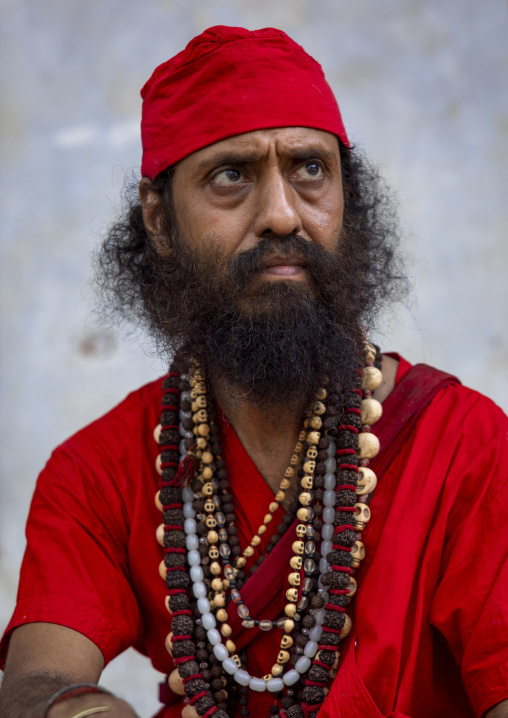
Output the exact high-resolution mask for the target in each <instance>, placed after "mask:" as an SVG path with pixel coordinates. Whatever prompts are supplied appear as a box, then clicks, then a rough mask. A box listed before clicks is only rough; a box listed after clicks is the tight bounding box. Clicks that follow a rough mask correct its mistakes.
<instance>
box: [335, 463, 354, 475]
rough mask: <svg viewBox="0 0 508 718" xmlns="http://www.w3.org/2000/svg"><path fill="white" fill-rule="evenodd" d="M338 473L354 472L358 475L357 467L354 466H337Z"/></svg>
mask: <svg viewBox="0 0 508 718" xmlns="http://www.w3.org/2000/svg"><path fill="white" fill-rule="evenodd" d="M339 471H356V473H358V466H356V464H339Z"/></svg>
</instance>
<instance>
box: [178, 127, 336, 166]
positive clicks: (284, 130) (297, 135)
mask: <svg viewBox="0 0 508 718" xmlns="http://www.w3.org/2000/svg"><path fill="white" fill-rule="evenodd" d="M235 156H237V157H238V161H244V162H256V161H261V160H263V159H267V158H268V157H273V156H276V157H278V158H280V159H286V158H288V159H291V158H296V159H298V158H310V157H327V158H328V159H329V160H330V161H334V160H335V161H336V162H339V160H340V155H339V142H338V139H337V137H336V136H335V135H333V134H331V133H330V132H325V131H324V130H315V129H313V128H310V127H276V128H273V129H265V130H254V131H253V132H245V133H243V134H241V135H235V136H234V137H228V138H226V139H225V140H221V141H220V142H215V143H214V144H212V145H209V146H208V147H204V148H203V149H201V150H198V151H197V152H193V153H192V154H191V155H189V156H188V157H186V158H185V159H183V160H181V162H179V163H178V165H177V167H178V166H180V165H182V166H186V165H187V166H188V167H190V166H192V167H193V168H196V169H203V170H206V169H207V168H211V167H213V166H214V165H215V164H220V162H221V161H224V159H225V158H228V157H231V158H232V159H234V158H235Z"/></svg>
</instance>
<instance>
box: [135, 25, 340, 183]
mask: <svg viewBox="0 0 508 718" xmlns="http://www.w3.org/2000/svg"><path fill="white" fill-rule="evenodd" d="M141 96H142V97H143V117H142V120H141V137H142V141H143V162H142V165H141V174H142V175H143V176H147V177H150V179H154V177H156V175H158V174H159V173H160V172H162V171H163V170H165V169H166V168H167V167H169V166H170V165H173V164H175V163H176V162H178V161H179V160H181V159H182V158H183V157H187V155H190V154H191V153H192V152H195V151H196V150H200V149H202V148H203V147H207V146H208V145H211V144H213V143H214V142H218V141H219V140H223V139H225V138H226V137H233V136H234V135H240V134H242V133H244V132H252V131H253V130H262V129H267V128H272V127H313V128H315V129H318V130H325V131H327V132H331V133H332V134H334V135H337V136H338V137H340V139H341V140H342V142H343V143H344V144H345V145H346V147H349V140H348V138H347V135H346V131H345V129H344V125H343V123H342V118H341V116H340V111H339V108H338V105H337V100H336V99H335V97H334V95H333V92H332V90H331V88H330V86H329V85H328V83H327V82H326V80H325V76H324V74H323V70H322V69H321V65H319V63H318V62H316V60H314V59H313V58H312V57H310V55H308V54H307V53H306V52H305V50H304V49H303V47H301V46H300V45H297V43H296V42H294V40H292V39H291V38H290V37H288V35H286V33H285V32H282V30H276V29H274V28H271V27H266V28H264V29H263V30H254V31H252V32H251V31H250V30H245V29H244V28H243V27H225V26H223V25H218V26H216V27H210V28H208V30H205V31H204V32H203V33H201V35H198V36H197V37H195V38H193V39H192V40H191V41H190V42H189V44H188V45H187V47H186V48H185V50H182V52H179V53H178V55H175V57H172V58H171V59H170V60H168V61H167V62H164V63H163V64H162V65H159V67H157V68H156V69H155V70H154V72H153V74H152V76H151V78H150V79H149V80H148V82H147V83H146V84H145V86H144V87H143V89H142V90H141Z"/></svg>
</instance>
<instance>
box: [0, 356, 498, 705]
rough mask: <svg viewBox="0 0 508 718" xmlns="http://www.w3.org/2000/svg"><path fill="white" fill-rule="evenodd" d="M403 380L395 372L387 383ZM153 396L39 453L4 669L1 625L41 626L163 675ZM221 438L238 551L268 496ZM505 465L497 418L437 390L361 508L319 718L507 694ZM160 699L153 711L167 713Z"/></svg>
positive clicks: (264, 656) (251, 663)
mask: <svg viewBox="0 0 508 718" xmlns="http://www.w3.org/2000/svg"><path fill="white" fill-rule="evenodd" d="M408 368H409V367H408V365H407V363H406V362H404V361H403V360H402V361H401V362H400V366H399V374H398V377H397V379H398V380H400V377H401V376H402V374H403V373H404V372H405V371H407V369H408ZM160 395H161V385H160V380H159V381H156V382H153V383H152V384H149V385H147V386H145V387H142V388H141V389H140V390H138V391H136V392H134V393H133V394H131V395H129V397H127V399H126V400H125V401H124V402H122V403H121V404H120V405H119V406H118V407H116V408H115V409H114V410H113V411H112V412H110V413H109V414H107V415H106V416H104V417H102V418H101V419H99V420H98V421H96V422H94V423H93V424H91V425H89V426H88V427H86V428H85V429H83V430H82V431H81V432H79V433H78V434H76V435H75V436H74V437H72V438H71V439H69V440H68V441H67V442H65V443H64V444H63V445H62V446H61V447H59V448H58V449H57V450H56V451H55V452H54V454H53V455H52V457H51V459H50V461H49V463H48V465H47V466H46V468H45V469H44V471H43V472H42V474H41V476H40V477H39V480H38V483H37V488H36V492H35V495H34V498H33V502H32V507H31V511H30V517H29V521H28V524H27V539H28V545H27V551H26V554H25V558H24V561H23V566H22V569H21V580H20V587H19V593H18V602H17V606H16V609H15V612H14V615H13V617H12V619H11V622H10V623H9V626H8V627H7V630H6V633H5V635H4V639H3V641H2V645H1V654H0V656H1V657H2V658H3V660H4V659H5V653H6V648H7V644H8V638H9V635H10V631H11V630H12V629H13V628H14V627H16V626H19V625H21V624H24V623H29V622H33V621H46V622H53V623H58V624H61V625H65V626H68V627H70V628H73V629H74V630H77V631H79V632H81V633H83V634H84V635H86V636H87V637H88V638H90V639H91V640H92V641H94V643H96V645H97V646H98V647H99V648H100V650H101V651H102V653H103V655H104V659H105V661H106V662H108V661H110V660H111V659H112V658H114V657H115V656H116V655H118V654H119V653H120V652H121V651H123V650H125V649H126V648H127V647H128V646H131V645H134V646H135V647H136V648H137V649H138V650H140V651H142V652H143V653H146V654H148V655H149V656H150V658H151V660H152V662H153V665H154V667H155V668H156V669H158V670H160V671H163V672H165V673H167V672H169V671H170V670H171V669H172V663H171V659H170V656H169V655H168V654H167V652H166V650H165V648H164V637H165V635H166V634H167V633H168V632H169V631H170V618H169V615H168V614H167V612H166V610H165V608H164V595H165V586H164V583H163V581H162V580H161V579H160V578H159V576H158V564H159V562H160V561H161V559H162V557H163V549H162V548H161V547H160V546H159V545H158V544H157V543H156V541H155V538H154V530H155V527H156V526H157V525H158V524H159V523H160V521H161V515H160V513H159V512H158V510H157V509H156V507H155V505H154V502H153V498H154V495H155V492H156V490H157V488H158V482H159V476H158V474H157V473H156V471H155V468H154V464H155V459H156V456H157V446H156V444H155V442H154V441H153V438H152V430H153V427H154V426H155V425H156V424H157V423H158V420H159V417H158V414H159V406H160ZM389 418H390V417H389V416H387V415H386V412H385V417H384V419H383V420H388V419H389ZM222 433H223V436H222V445H223V450H224V455H225V457H226V460H227V468H228V472H229V478H230V482H231V486H232V490H233V494H234V496H235V506H236V511H237V517H238V523H237V526H238V530H239V537H240V543H241V545H242V546H245V545H247V542H248V541H250V539H251V537H252V535H253V534H254V533H255V532H256V531H257V527H258V526H259V525H260V523H262V519H263V516H264V514H265V513H266V511H267V506H268V503H269V502H270V500H272V498H273V494H272V492H271V491H270V489H269V488H268V486H267V485H266V483H265V482H264V480H263V479H262V477H261V475H260V474H259V472H258V471H257V469H256V467H255V466H254V464H253V463H252V461H251V459H250V458H249V457H248V455H247V454H246V452H245V450H244V449H243V447H242V445H241V443H240V441H239V439H238V437H237V436H236V434H235V432H234V430H233V429H232V427H231V426H229V425H228V424H227V422H224V424H223V432H222ZM507 466H508V421H507V419H506V417H505V416H504V415H503V413H502V412H501V411H500V410H499V409H498V408H497V407H496V406H495V405H494V404H493V403H492V402H491V401H490V400H488V399H486V398H485V397H482V396H481V395H479V394H477V393H476V392H473V391H471V390H469V389H466V388H464V387H461V386H457V385H454V386H448V387H447V388H445V389H444V390H442V391H441V392H439V394H438V395H437V396H436V397H435V398H434V400H433V401H432V403H431V405H430V406H429V407H428V408H427V409H426V410H425V412H424V413H423V415H422V416H421V417H420V419H419V420H418V423H417V425H416V427H415V428H414V429H413V431H412V432H411V434H410V436H409V438H408V440H407V441H406V443H405V445H404V446H403V447H402V448H401V450H400V451H399V453H398V454H397V456H396V458H395V460H394V461H393V463H392V464H391V466H390V467H389V469H388V470H387V471H386V472H385V474H384V475H383V477H382V479H381V480H380V482H379V485H378V487H377V489H376V492H375V494H374V498H373V500H372V502H371V505H370V506H371V510H372V520H371V522H370V524H369V525H368V527H367V529H366V530H365V532H364V539H363V540H364V543H365V546H366V552H367V557H366V559H365V561H364V562H363V565H362V567H361V568H360V570H359V571H358V573H357V579H358V584H359V590H358V594H357V596H356V598H355V599H353V602H352V604H351V606H350V608H351V609H352V610H353V614H355V615H354V616H353V618H354V626H355V629H354V635H353V636H352V637H351V640H348V641H347V642H346V644H345V647H344V649H343V650H342V658H341V664H342V665H341V667H340V669H339V672H338V676H337V678H336V680H335V681H334V683H333V685H332V687H331V690H330V693H329V695H328V697H327V700H326V701H325V703H324V705H323V707H322V709H321V711H320V713H319V716H320V718H332V716H333V718H337V717H339V718H340V717H341V716H346V715H347V716H348V717H350V718H356V717H357V718H360V717H361V718H380V717H381V716H393V718H395V717H396V716H399V717H400V716H410V717H411V718H429V716H433V717H434V716H443V717H444V716H446V718H459V717H460V718H468V717H469V716H471V717H472V716H474V715H477V716H481V715H482V714H483V713H484V712H485V711H486V710H488V709H489V708H490V707H491V706H493V705H495V704H496V703H498V702H499V701H501V700H504V699H505V698H507V697H508V577H507V573H508V572H507V568H506V566H507V564H506V556H507V554H508V530H507V523H506V514H507V508H508V498H507V497H508V480H507V474H508V470H507ZM395 489H396V490H395ZM280 511H281V510H280V509H279V512H280ZM278 518H280V513H279V514H276V515H275V518H274V521H272V524H271V525H270V527H271V528H272V530H273V528H274V527H275V525H276V524H277V523H278V521H277V519H278ZM267 533H268V535H269V532H267ZM265 536H266V535H265ZM290 543H291V535H290V532H288V533H287V534H286V535H285V536H284V537H283V539H282V540H281V541H280V542H279V544H278V545H277V548H276V549H275V550H274V551H272V553H271V554H270V555H269V557H268V558H267V559H266V560H265V562H264V563H263V565H262V567H261V568H260V569H259V570H258V571H257V572H256V574H255V575H254V577H253V578H252V579H249V582H248V583H247V585H246V586H245V589H244V590H243V591H242V595H243V598H244V600H245V602H246V604H247V605H248V606H249V608H250V609H251V613H252V614H253V615H255V616H256V617H269V618H273V617H275V616H276V615H278V612H280V610H281V608H282V606H283V604H284V592H285V589H286V587H287V586H286V585H285V584H284V583H283V581H282V578H283V577H284V576H285V575H287V572H288V564H287V561H288V557H289V556H288V555H287V554H288V551H289V548H285V547H288V546H289V545H290ZM267 578H269V579H270V580H267ZM355 601H356V603H355ZM264 604H266V605H264ZM258 610H259V611H260V613H259V614H257V615H256V612H257V611H258ZM231 622H232V624H234V623H235V621H234V616H233V615H232V621H231ZM248 633H249V636H248V637H249V638H250V635H255V633H254V631H250V632H248ZM245 634H246V632H245V631H244V632H243V638H242V634H240V635H238V636H236V639H235V640H236V642H237V646H238V647H240V646H241V645H242V643H243V640H244V638H245ZM279 638H280V630H278V629H275V630H273V631H271V632H270V633H269V634H266V633H263V634H258V637H257V638H256V639H254V640H253V641H252V643H251V644H250V646H249V650H248V656H249V659H248V669H249V671H250V672H251V674H253V675H259V676H261V675H263V674H264V673H267V672H268V671H269V670H270V668H271V666H272V665H273V663H274V662H275V659H276V655H277V651H278V641H279ZM355 639H357V641H358V643H357V645H356V648H355V643H356V640H355ZM250 695H253V694H252V693H251V694H250ZM174 700H175V703H174V704H173V705H171V706H168V707H167V708H166V709H165V710H164V711H163V712H161V716H162V715H163V716H164V718H176V717H177V716H178V718H180V715H181V708H182V702H181V699H179V698H177V697H176V696H175V697H174ZM270 700H273V698H271V697H269V696H268V694H261V695H258V694H256V695H254V697H253V699H252V700H251V701H250V710H251V715H252V716H257V715H267V714H268V711H267V709H263V707H262V706H266V705H268V704H269V702H270ZM267 701H268V703H267Z"/></svg>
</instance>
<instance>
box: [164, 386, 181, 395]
mask: <svg viewBox="0 0 508 718" xmlns="http://www.w3.org/2000/svg"><path fill="white" fill-rule="evenodd" d="M163 393H164V394H180V389H176V388H175V387H168V388H167V389H164V392H163Z"/></svg>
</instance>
